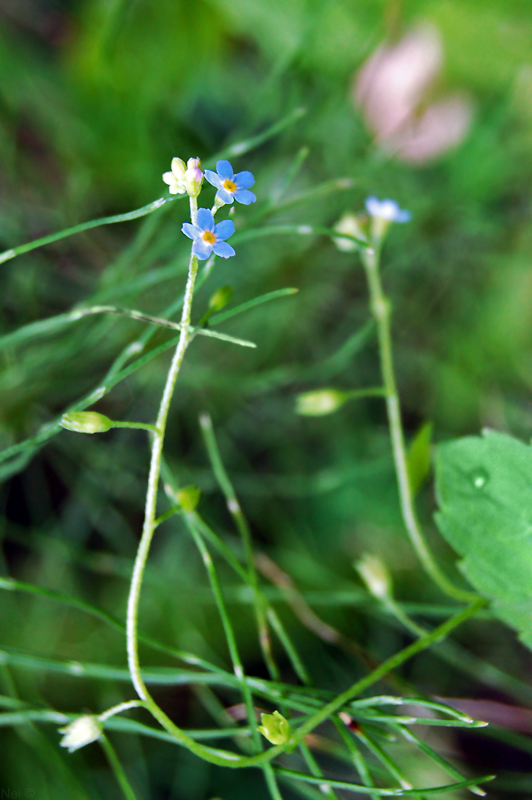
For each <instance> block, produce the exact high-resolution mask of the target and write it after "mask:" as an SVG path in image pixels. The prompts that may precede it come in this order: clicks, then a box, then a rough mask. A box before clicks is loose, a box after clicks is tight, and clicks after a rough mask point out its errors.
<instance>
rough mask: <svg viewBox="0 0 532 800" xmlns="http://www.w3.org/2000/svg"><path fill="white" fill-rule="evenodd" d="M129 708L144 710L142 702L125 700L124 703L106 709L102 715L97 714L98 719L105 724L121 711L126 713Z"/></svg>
mask: <svg viewBox="0 0 532 800" xmlns="http://www.w3.org/2000/svg"><path fill="white" fill-rule="evenodd" d="M130 708H144V702H143V701H142V700H127V701H126V702H125V703H118V705H116V706H113V707H112V708H108V709H107V711H104V712H103V714H98V719H99V720H100V722H105V721H106V720H108V719H110V718H111V717H114V716H116V715H117V714H121V713H122V711H128V710H129V709H130Z"/></svg>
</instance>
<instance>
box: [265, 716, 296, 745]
mask: <svg viewBox="0 0 532 800" xmlns="http://www.w3.org/2000/svg"><path fill="white" fill-rule="evenodd" d="M260 720H261V722H262V725H260V726H259V728H258V729H257V730H258V731H259V733H262V735H263V736H264V737H265V738H266V739H267V740H268V741H269V742H271V743H272V744H286V742H287V741H288V740H289V739H290V737H291V735H292V730H291V728H290V723H289V722H288V720H287V719H285V718H284V717H283V715H282V714H281V713H280V712H279V711H274V712H273V714H261V715H260Z"/></svg>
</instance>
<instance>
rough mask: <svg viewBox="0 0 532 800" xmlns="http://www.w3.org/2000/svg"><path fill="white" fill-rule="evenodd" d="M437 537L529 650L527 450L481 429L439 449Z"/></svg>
mask: <svg viewBox="0 0 532 800" xmlns="http://www.w3.org/2000/svg"><path fill="white" fill-rule="evenodd" d="M435 466H436V489H437V495H438V502H439V507H440V510H439V512H438V513H437V514H436V523H437V525H438V528H439V529H440V532H441V534H442V536H443V537H444V538H445V539H446V540H447V541H448V542H449V544H450V545H451V546H452V547H454V549H455V550H456V551H457V552H458V553H460V555H461V556H463V561H462V563H461V565H460V566H461V568H462V570H463V572H464V574H465V575H466V577H467V578H468V580H469V581H470V582H471V583H472V584H473V586H474V587H475V588H476V589H477V590H478V591H479V592H480V593H481V594H482V595H484V597H486V598H488V599H489V600H491V601H492V604H493V611H494V612H495V613H496V614H497V616H498V617H499V619H501V620H503V621H504V622H506V623H507V624H508V625H510V626H511V627H513V628H514V629H515V630H517V631H518V632H519V635H520V638H521V639H522V641H523V642H524V643H525V644H526V645H528V647H530V648H532V447H530V446H529V445H526V444H523V443H522V442H520V441H518V440H517V439H514V438H512V437H511V436H507V435H506V434H502V433H495V432H488V433H485V434H484V435H483V436H470V437H466V438H464V439H457V440H455V441H452V442H449V443H446V444H443V445H440V446H439V447H438V448H437V456H436V464H435Z"/></svg>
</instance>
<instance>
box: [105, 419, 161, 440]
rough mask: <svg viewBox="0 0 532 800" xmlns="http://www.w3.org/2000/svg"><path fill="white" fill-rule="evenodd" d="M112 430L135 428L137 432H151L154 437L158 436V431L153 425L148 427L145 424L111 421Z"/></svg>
mask: <svg viewBox="0 0 532 800" xmlns="http://www.w3.org/2000/svg"><path fill="white" fill-rule="evenodd" d="M112 423H113V428H136V429H137V430H139V431H151V433H154V434H155V435H156V436H159V434H160V430H159V428H157V427H156V426H155V425H150V424H148V423H147V422H146V423H145V422H118V421H117V420H114V419H113V420H112Z"/></svg>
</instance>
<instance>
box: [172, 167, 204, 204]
mask: <svg viewBox="0 0 532 800" xmlns="http://www.w3.org/2000/svg"><path fill="white" fill-rule="evenodd" d="M163 181H164V182H165V183H167V184H168V186H169V187H170V188H169V192H170V194H188V195H190V197H197V196H198V195H199V193H200V192H201V185H202V183H203V172H202V171H201V161H200V160H199V158H189V159H188V161H187V163H186V165H185V162H184V161H182V160H181V159H180V158H173V159H172V166H171V171H170V172H165V173H164V175H163Z"/></svg>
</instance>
